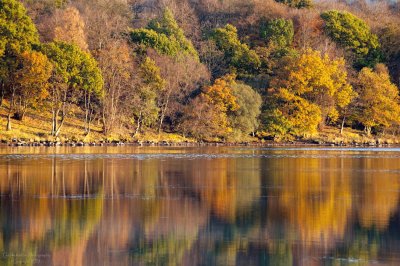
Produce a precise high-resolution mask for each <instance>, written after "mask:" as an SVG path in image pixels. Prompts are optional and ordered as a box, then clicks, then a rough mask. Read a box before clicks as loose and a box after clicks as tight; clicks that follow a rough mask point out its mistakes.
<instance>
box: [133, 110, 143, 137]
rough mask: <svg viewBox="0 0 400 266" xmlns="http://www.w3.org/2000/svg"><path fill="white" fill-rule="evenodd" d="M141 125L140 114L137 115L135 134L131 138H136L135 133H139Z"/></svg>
mask: <svg viewBox="0 0 400 266" xmlns="http://www.w3.org/2000/svg"><path fill="white" fill-rule="evenodd" d="M141 123H142V112H140V113H139V118H138V121H137V127H136V130H135V133H134V134H133V136H136V135H137V133H139V130H140V125H141Z"/></svg>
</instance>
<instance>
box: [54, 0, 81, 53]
mask: <svg viewBox="0 0 400 266" xmlns="http://www.w3.org/2000/svg"><path fill="white" fill-rule="evenodd" d="M54 20H55V23H54V24H55V25H54V29H53V39H54V40H55V41H60V42H66V43H71V44H75V45H77V46H78V47H79V48H81V49H82V50H87V49H88V44H87V40H86V34H85V22H84V21H83V19H82V17H81V15H80V12H79V10H77V9H76V8H74V7H67V8H66V9H62V10H58V11H57V12H56V13H55V14H54Z"/></svg>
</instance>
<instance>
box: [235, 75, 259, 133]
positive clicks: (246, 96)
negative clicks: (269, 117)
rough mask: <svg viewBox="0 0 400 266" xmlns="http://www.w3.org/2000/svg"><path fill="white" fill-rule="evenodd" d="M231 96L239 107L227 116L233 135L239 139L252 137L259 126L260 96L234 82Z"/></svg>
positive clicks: (243, 85)
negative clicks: (250, 135)
mask: <svg viewBox="0 0 400 266" xmlns="http://www.w3.org/2000/svg"><path fill="white" fill-rule="evenodd" d="M232 94H233V95H234V96H235V97H236V102H237V104H238V105H239V108H238V109H237V110H235V111H233V112H232V113H231V114H230V115H229V120H230V124H231V125H232V128H233V133H234V135H236V136H238V137H239V138H242V137H243V136H248V135H249V134H251V133H253V135H254V132H255V131H256V130H257V128H258V126H259V120H258V118H259V117H258V116H259V115H260V113H261V104H262V99H261V96H260V94H258V93H257V92H256V91H255V90H254V89H253V88H252V87H250V86H248V85H245V84H242V83H236V82H235V83H234V84H233V85H232ZM236 136H235V137H236Z"/></svg>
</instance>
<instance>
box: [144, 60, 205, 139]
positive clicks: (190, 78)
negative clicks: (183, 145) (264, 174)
mask: <svg viewBox="0 0 400 266" xmlns="http://www.w3.org/2000/svg"><path fill="white" fill-rule="evenodd" d="M151 58H152V59H153V60H154V61H155V62H156V65H157V66H158V67H159V69H160V74H161V78H162V79H163V80H165V86H164V89H163V90H161V91H160V94H159V96H158V98H157V102H158V107H159V110H160V113H159V128H158V130H159V132H160V131H161V129H163V128H164V126H165V125H164V124H165V122H166V121H168V126H170V128H169V129H171V127H174V126H176V123H178V121H179V117H180V116H181V115H182V107H183V106H184V105H186V104H187V103H188V101H189V98H190V96H191V94H192V93H193V92H194V91H196V90H198V89H199V88H200V87H201V86H203V85H204V84H205V83H207V82H208V80H209V72H208V70H207V68H206V67H205V66H204V65H203V64H201V63H200V62H199V61H198V60H197V59H196V58H193V57H192V56H182V57H178V58H173V57H170V56H160V55H151Z"/></svg>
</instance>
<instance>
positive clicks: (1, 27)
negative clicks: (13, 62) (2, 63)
mask: <svg viewBox="0 0 400 266" xmlns="http://www.w3.org/2000/svg"><path fill="white" fill-rule="evenodd" d="M37 43H39V35H38V33H37V30H36V27H35V25H34V24H33V22H32V20H31V19H30V17H29V16H28V15H27V13H26V10H25V8H24V6H23V5H22V4H21V3H20V2H19V1H16V0H0V56H3V60H4V56H5V58H6V59H7V57H14V58H15V56H17V55H18V54H19V53H21V52H23V51H26V50H30V49H31V47H32V44H37Z"/></svg>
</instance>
